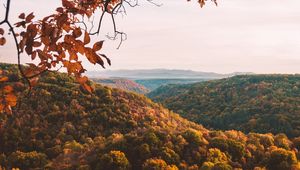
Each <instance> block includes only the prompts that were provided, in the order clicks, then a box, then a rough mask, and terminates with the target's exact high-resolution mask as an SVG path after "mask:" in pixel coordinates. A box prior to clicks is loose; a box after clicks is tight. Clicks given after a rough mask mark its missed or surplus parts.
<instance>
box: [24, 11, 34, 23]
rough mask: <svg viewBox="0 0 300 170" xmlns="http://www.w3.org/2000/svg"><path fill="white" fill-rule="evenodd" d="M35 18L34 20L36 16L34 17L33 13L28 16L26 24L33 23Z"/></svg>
mask: <svg viewBox="0 0 300 170" xmlns="http://www.w3.org/2000/svg"><path fill="white" fill-rule="evenodd" d="M33 18H34V15H33V12H32V13H30V14H29V15H27V17H26V19H25V21H26V23H29V22H31V20H32V19H33Z"/></svg>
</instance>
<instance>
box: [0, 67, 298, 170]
mask: <svg viewBox="0 0 300 170" xmlns="http://www.w3.org/2000/svg"><path fill="white" fill-rule="evenodd" d="M1 67H2V68H3V67H5V69H4V70H16V67H15V66H12V65H1ZM6 72H7V74H9V72H10V71H6ZM9 78H10V79H11V80H13V79H17V77H16V76H9ZM2 85H3V84H1V86H2ZM93 86H95V92H94V93H93V94H90V93H88V92H86V91H85V90H83V89H81V88H79V85H78V84H77V83H75V81H74V80H73V79H72V78H70V77H69V76H67V75H66V74H61V73H51V72H50V73H46V74H44V75H43V76H42V78H41V80H40V82H39V83H38V84H37V86H35V87H34V88H33V89H32V91H31V93H30V94H27V93H25V94H23V95H21V96H20V97H19V101H18V106H17V107H16V109H15V110H14V111H13V113H12V114H11V115H10V114H4V113H2V114H1V115H0V166H2V167H4V168H7V169H11V168H12V167H18V168H20V169H25V170H27V169H55V170H57V169H70V170H71V169H72V170H73V169H78V170H94V169H96V170H127V169H128V170H130V169H133V170H139V169H144V170H176V169H182V170H185V169H190V170H196V169H201V170H232V169H233V168H236V169H254V168H255V167H256V169H255V170H260V169H263V168H264V167H265V168H267V169H270V170H292V169H293V170H296V169H300V167H299V162H298V159H299V157H300V154H299V152H298V150H297V149H300V138H295V139H293V140H292V139H288V138H287V137H286V136H285V135H284V134H280V135H276V136H273V135H272V134H255V133H250V134H248V135H245V134H243V133H241V132H238V131H209V130H207V129H205V128H203V127H202V126H200V125H197V124H195V123H192V122H190V121H187V120H186V119H183V118H181V117H180V116H179V115H177V114H174V113H172V112H170V111H168V110H166V109H164V108H163V107H161V106H159V105H158V104H155V103H153V102H151V101H150V100H149V99H147V98H146V97H144V96H141V95H137V94H134V93H130V92H125V91H121V90H117V89H111V88H108V87H103V86H101V85H98V84H93ZM15 89H16V90H19V91H22V90H24V87H23V86H22V85H21V84H17V85H16V87H15Z"/></svg>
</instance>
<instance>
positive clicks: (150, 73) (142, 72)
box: [87, 69, 253, 79]
mask: <svg viewBox="0 0 300 170" xmlns="http://www.w3.org/2000/svg"><path fill="white" fill-rule="evenodd" d="M244 74H253V73H250V72H245V73H244V72H234V73H230V74H219V73H214V72H202V71H192V70H180V69H137V70H126V69H122V70H107V71H89V72H87V75H88V76H89V77H93V78H95V77H115V78H128V79H158V78H160V79H218V78H225V77H231V76H234V75H244Z"/></svg>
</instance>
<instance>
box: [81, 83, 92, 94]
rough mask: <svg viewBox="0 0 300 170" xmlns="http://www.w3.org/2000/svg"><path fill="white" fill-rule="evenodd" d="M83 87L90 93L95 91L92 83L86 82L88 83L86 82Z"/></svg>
mask: <svg viewBox="0 0 300 170" xmlns="http://www.w3.org/2000/svg"><path fill="white" fill-rule="evenodd" d="M82 87H83V88H84V89H85V90H87V91H88V92H90V93H92V92H93V88H92V87H91V86H90V85H88V84H86V83H84V84H83V85H82Z"/></svg>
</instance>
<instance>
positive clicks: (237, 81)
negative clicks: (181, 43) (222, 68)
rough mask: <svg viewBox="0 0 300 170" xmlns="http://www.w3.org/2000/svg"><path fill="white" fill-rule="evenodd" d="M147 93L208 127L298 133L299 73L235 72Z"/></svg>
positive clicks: (298, 134) (299, 109) (295, 134)
mask: <svg viewBox="0 0 300 170" xmlns="http://www.w3.org/2000/svg"><path fill="white" fill-rule="evenodd" d="M148 96H149V97H150V98H152V99H153V100H154V101H156V102H160V103H162V104H163V105H164V106H166V107H167V108H169V109H171V110H173V111H175V112H177V113H179V114H181V115H182V116H183V117H185V118H187V119H189V120H192V121H195V122H197V123H201V124H203V125H204V126H205V127H208V128H214V129H225V130H227V129H236V130H241V131H243V132H246V133H248V132H259V133H268V132H272V133H286V134H287V135H288V136H293V137H295V136H300V75H250V76H235V77H232V78H227V79H221V80H213V81H208V82H202V83H195V84H190V85H170V86H163V87H161V88H159V89H157V90H155V91H153V92H151V93H150V94H149V95H148Z"/></svg>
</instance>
